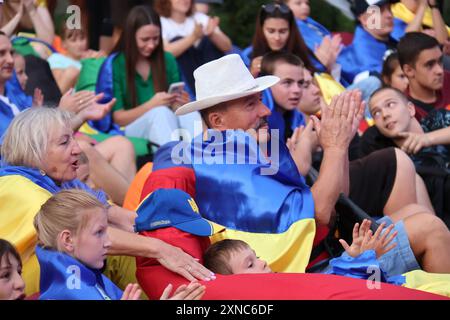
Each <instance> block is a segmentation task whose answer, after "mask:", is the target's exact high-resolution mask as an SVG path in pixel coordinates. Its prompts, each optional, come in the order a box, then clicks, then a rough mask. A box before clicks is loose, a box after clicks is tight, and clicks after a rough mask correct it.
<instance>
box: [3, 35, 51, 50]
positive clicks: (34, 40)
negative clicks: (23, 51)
mask: <svg viewBox="0 0 450 320" xmlns="http://www.w3.org/2000/svg"><path fill="white" fill-rule="evenodd" d="M22 40H26V41H28V42H37V43H40V44H43V45H45V46H46V47H47V48H48V49H49V50H50V51H51V52H52V53H55V52H57V51H56V49H55V48H54V47H53V46H52V45H51V44H49V43H48V42H46V41H44V40H41V39H38V38H30V37H23V36H20V37H14V38H12V40H11V42H12V43H13V44H14V42H16V41H22Z"/></svg>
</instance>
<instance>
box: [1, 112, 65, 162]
mask: <svg viewBox="0 0 450 320" xmlns="http://www.w3.org/2000/svg"><path fill="white" fill-rule="evenodd" d="M72 118H73V114H72V113H70V112H67V111H62V110H60V109H59V108H48V107H36V108H29V109H28V110H25V111H23V112H21V113H20V114H18V115H17V116H16V117H15V118H14V119H13V121H12V122H11V124H10V125H9V127H8V129H7V130H6V133H5V136H4V139H3V144H2V146H1V156H2V161H4V162H5V163H7V164H9V165H14V166H25V167H30V168H39V167H40V166H41V164H42V162H43V159H44V156H45V154H46V152H47V146H48V142H49V138H50V132H51V130H52V129H53V128H55V127H57V126H61V127H64V126H69V127H71V119H72Z"/></svg>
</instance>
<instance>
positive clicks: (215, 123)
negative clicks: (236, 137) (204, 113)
mask: <svg viewBox="0 0 450 320" xmlns="http://www.w3.org/2000/svg"><path fill="white" fill-rule="evenodd" d="M208 121H209V124H210V125H211V129H217V130H221V129H222V128H223V125H224V121H223V117H222V114H221V113H220V112H211V113H210V114H208Z"/></svg>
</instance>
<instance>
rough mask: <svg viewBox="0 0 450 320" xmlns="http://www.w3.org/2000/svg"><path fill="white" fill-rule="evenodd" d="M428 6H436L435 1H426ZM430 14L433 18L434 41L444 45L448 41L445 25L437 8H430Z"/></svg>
mask: <svg viewBox="0 0 450 320" xmlns="http://www.w3.org/2000/svg"><path fill="white" fill-rule="evenodd" d="M428 1H429V2H430V5H432V6H433V5H436V0H428ZM431 14H432V16H433V29H434V32H435V33H436V39H437V40H438V41H439V43H440V44H444V43H445V41H446V40H447V39H448V32H447V25H446V24H445V21H444V18H443V17H442V14H441V11H439V8H432V9H431Z"/></svg>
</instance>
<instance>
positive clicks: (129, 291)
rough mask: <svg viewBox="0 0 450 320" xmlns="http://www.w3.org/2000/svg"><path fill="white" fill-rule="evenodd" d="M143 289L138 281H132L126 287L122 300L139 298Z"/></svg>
mask: <svg viewBox="0 0 450 320" xmlns="http://www.w3.org/2000/svg"><path fill="white" fill-rule="evenodd" d="M141 293H142V290H141V289H140V288H139V285H138V284H137V283H130V284H128V285H127V287H126V288H125V290H124V292H123V294H122V298H120V300H139V299H140V296H141Z"/></svg>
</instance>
